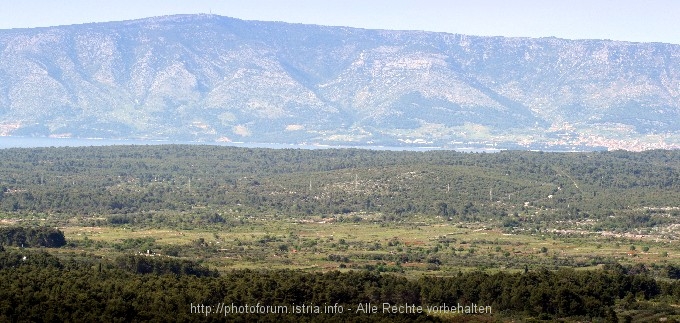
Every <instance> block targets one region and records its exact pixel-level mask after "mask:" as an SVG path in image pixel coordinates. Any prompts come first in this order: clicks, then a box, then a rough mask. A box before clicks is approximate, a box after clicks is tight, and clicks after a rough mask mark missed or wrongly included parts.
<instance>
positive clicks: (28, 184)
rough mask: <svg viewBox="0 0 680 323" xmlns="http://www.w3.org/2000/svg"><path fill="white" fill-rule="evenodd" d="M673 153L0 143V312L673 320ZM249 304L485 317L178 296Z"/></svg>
mask: <svg viewBox="0 0 680 323" xmlns="http://www.w3.org/2000/svg"><path fill="white" fill-rule="evenodd" d="M679 161H680V152H678V151H661V150H660V151H648V152H641V153H633V152H623V151H614V152H583V153H546V152H527V151H503V152H499V153H458V152H453V151H428V152H409V151H374V150H361V149H322V150H301V149H277V150H274V149H249V148H235V147H221V146H209V145H205V146H202V145H157V146H107V147H78V148H31V149H3V150H0V221H2V222H1V223H0V225H1V226H2V227H0V233H2V237H1V238H2V239H0V241H2V244H3V245H4V247H3V248H2V251H0V255H1V258H2V263H1V264H0V265H1V267H2V269H0V276H2V279H1V280H0V281H2V282H3V288H2V289H1V290H2V293H4V295H3V297H0V299H4V300H3V301H2V303H0V318H1V319H2V320H4V319H7V320H9V321H41V320H44V321H52V320H56V321H80V320H79V319H77V318H78V317H86V319H84V320H85V321H98V320H103V321H116V320H120V321H135V320H137V321H139V320H144V321H145V320H151V319H156V320H158V321H168V320H170V321H187V320H196V321H211V320H219V321H225V320H227V321H234V320H243V321H252V320H253V319H256V320H280V319H283V320H321V321H327V320H372V321H378V320H385V321H394V320H405V321H413V320H445V321H470V320H472V321H495V320H506V319H507V320H512V319H519V318H521V319H528V318H534V319H556V318H561V319H567V320H600V321H613V320H614V319H615V318H617V317H618V319H620V320H621V321H624V320H632V321H647V320H650V319H654V320H657V319H661V318H666V319H667V320H673V319H676V318H680V316H679V313H678V312H679V311H677V310H676V305H677V304H678V302H679V300H680V292H678V290H680V289H679V288H680V287H679V286H680V285H679V284H678V283H677V281H676V279H678V278H680V269H679V268H680V249H679V248H678V246H677V238H678V237H677V228H678V225H679V224H680V221H679V216H680V163H679ZM54 228H58V230H55V229H54ZM22 239H23V240H22ZM64 240H65V241H64ZM27 241H30V242H31V243H28V242H27ZM46 241H48V242H49V244H46V243H45V242H46ZM55 241H56V242H55ZM41 242H42V243H41ZM22 244H23V245H22ZM52 247H59V248H52ZM148 284H151V285H154V284H155V285H154V286H164V287H163V288H160V289H156V290H158V292H153V290H150V289H149V288H148V287H149V285H148ZM58 286H61V287H58ZM69 286H78V287H77V288H76V287H73V288H72V287H69ZM338 286H346V287H345V289H342V288H339V287H338ZM163 290H165V291H166V292H163ZM59 295H62V296H63V297H62V296H59ZM80 301H82V302H83V303H79V302H80ZM258 301H259V302H260V303H262V304H267V305H277V304H286V305H292V304H293V303H295V304H300V303H301V302H306V303H314V304H316V305H320V304H335V303H339V304H344V305H345V306H346V307H350V306H353V307H356V304H359V303H365V302H372V303H376V304H378V305H379V304H380V303H383V302H389V303H394V304H398V303H407V302H408V303H413V304H418V305H419V306H428V305H429V306H434V305H439V304H444V303H446V304H455V303H462V304H470V303H474V304H481V305H489V306H491V307H492V308H493V309H494V311H493V313H492V314H475V315H451V314H446V315H443V314H441V313H429V314H427V315H411V316H408V315H396V316H395V315H387V314H385V315H383V314H380V315H365V316H361V315H359V314H357V313H353V314H348V313H342V314H338V313H334V314H332V315H331V314H325V315H315V314H313V313H312V314H309V313H307V314H290V313H289V314H287V315H280V314H279V315H266V316H262V315H259V316H258V315H256V316H253V315H250V316H248V315H241V316H239V315H232V316H228V317H227V318H225V317H217V316H214V315H207V316H206V315H199V314H197V313H192V312H191V308H190V305H191V304H199V303H201V304H203V303H205V304H206V305H207V304H209V303H210V304H212V305H215V304H219V303H222V304H224V303H229V304H231V303H238V304H245V303H252V302H258ZM149 303H153V304H156V305H154V306H152V307H151V309H150V308H148V307H145V306H146V305H144V304H149ZM161 303H162V304H161ZM78 304H81V305H83V306H85V307H86V308H89V309H90V310H87V309H85V310H82V309H80V308H79V307H78ZM85 313H87V316H82V315H85ZM355 315H356V316H355ZM39 317H40V318H42V319H37V318H39Z"/></svg>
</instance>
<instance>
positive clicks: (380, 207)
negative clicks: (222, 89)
mask: <svg viewBox="0 0 680 323" xmlns="http://www.w3.org/2000/svg"><path fill="white" fill-rule="evenodd" d="M0 160H2V163H1V164H0V208H1V210H2V211H3V212H5V213H14V212H18V213H26V212H30V213H44V214H48V215H55V214H60V213H63V214H70V215H78V216H95V215H104V216H107V217H108V219H109V220H110V221H121V222H128V221H150V222H155V221H163V219H162V218H158V217H156V218H154V213H153V212H154V211H163V210H167V211H186V210H192V212H193V213H196V214H197V216H198V218H199V219H201V220H200V221H206V222H215V221H217V222H224V221H231V220H232V219H238V218H241V217H247V216H252V215H253V214H254V212H259V213H261V212H265V213H267V214H270V215H280V216H307V215H315V216H318V215H321V216H324V217H335V218H337V219H352V220H356V221H360V220H361V218H362V217H364V216H366V215H371V214H372V215H377V216H380V217H381V218H382V219H383V220H391V221H398V220H399V219H400V217H401V216H404V215H409V214H411V215H413V214H422V215H432V216H444V217H448V218H450V219H452V220H467V221H484V220H488V219H497V220H504V221H507V224H508V225H513V226H514V225H517V224H520V223H530V222H532V221H538V220H537V219H535V215H550V216H551V217H550V218H551V219H569V220H582V219H588V218H601V219H604V220H605V222H604V223H605V225H612V226H631V225H632V226H651V225H655V224H659V223H666V222H669V221H672V218H674V217H676V216H677V215H679V214H680V210H678V208H677V205H680V196H678V194H677V192H678V191H680V163H679V161H680V152H678V151H648V152H641V153H633V152H621V151H617V152H589V153H543V152H520V151H504V152H500V153H494V154H470V153H458V152H453V151H429V152H408V151H371V150H358V149H327V150H297V149H283V150H270V149H248V148H235V147H221V146H182V145H159V146H108V147H81V148H33V149H5V150H0ZM673 206H676V207H673ZM200 221H199V222H200Z"/></svg>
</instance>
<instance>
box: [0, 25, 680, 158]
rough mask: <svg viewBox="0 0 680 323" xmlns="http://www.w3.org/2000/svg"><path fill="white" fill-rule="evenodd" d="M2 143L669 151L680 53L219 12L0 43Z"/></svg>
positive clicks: (3, 35)
mask: <svg viewBox="0 0 680 323" xmlns="http://www.w3.org/2000/svg"><path fill="white" fill-rule="evenodd" d="M0 50H1V52H0V53H1V54H0V55H1V56H0V134H1V135H13V136H38V137H49V136H53V137H81V138H83V137H85V138H91V137H97V138H106V139H126V138H128V139H170V140H193V141H207V142H210V141H246V142H248V141H250V142H277V143H320V144H339V145H347V144H350V145H422V144H427V145H435V146H442V147H453V146H461V145H463V146H475V145H476V146H479V145H481V146H488V145H493V146H499V147H507V148H539V149H541V148H543V149H545V148H547V149H550V148H551V147H564V148H569V147H571V148H577V147H578V148H585V149H599V148H609V149H629V150H644V149H654V148H678V147H680V45H674V44H665V43H633V42H620V41H611V40H566V39H559V38H553V37H548V38H506V37H482V36H468V35H460V34H447V33H437V32H428V31H390V30H371V29H358V28H349V27H327V26H319V25H306V24H288V23H283V22H259V21H246V20H240V19H235V18H228V17H221V16H216V15H177V16H164V17H156V18H146V19H139V20H127V21H123V22H106V23H88V24H80V25H70V26H59V27H42V28H35V29H11V30H0Z"/></svg>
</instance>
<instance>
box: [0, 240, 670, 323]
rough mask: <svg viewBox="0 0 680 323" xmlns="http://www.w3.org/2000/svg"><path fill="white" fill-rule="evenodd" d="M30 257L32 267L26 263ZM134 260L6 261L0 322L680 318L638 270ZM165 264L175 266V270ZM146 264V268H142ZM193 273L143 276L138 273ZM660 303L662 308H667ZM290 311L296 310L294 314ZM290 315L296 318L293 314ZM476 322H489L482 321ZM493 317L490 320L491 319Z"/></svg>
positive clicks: (1, 258)
mask: <svg viewBox="0 0 680 323" xmlns="http://www.w3.org/2000/svg"><path fill="white" fill-rule="evenodd" d="M24 257H25V258H24ZM148 259H150V258H149V257H145V256H130V257H124V258H123V259H118V260H117V261H112V262H110V261H106V260H103V259H100V261H96V262H93V261H92V259H90V260H89V261H78V260H73V259H72V260H59V259H58V258H55V257H54V256H50V255H49V254H47V253H44V252H34V251H28V250H10V249H6V248H3V249H2V251H0V282H2V288H0V321H4V322H13V321H22V322H23V321H26V322H28V321H31V322H42V321H78V322H87V321H108V322H117V321H121V322H132V321H150V320H155V321H167V322H171V321H182V322H191V321H201V322H205V321H209V322H210V321H224V320H228V321H253V320H261V321H300V320H303V321H304V320H306V321H328V320H341V321H346V320H357V319H359V320H360V319H364V320H366V321H368V320H370V321H418V320H420V321H437V320H438V318H437V317H434V316H427V315H425V314H413V315H403V314H400V315H392V314H383V313H378V314H370V315H369V314H363V313H356V312H349V311H344V312H343V313H334V314H314V313H306V314H294V313H287V314H285V313H284V314H280V313H279V314H269V315H265V314H253V315H247V314H236V315H232V314H228V315H226V317H225V316H224V315H223V314H222V315H219V316H218V315H209V316H206V315H205V313H196V310H195V308H194V310H193V312H192V308H191V306H192V305H197V304H203V305H211V306H214V305H217V304H220V303H223V304H224V303H226V304H232V303H233V304H234V305H236V306H244V305H246V304H248V305H255V304H258V303H259V304H261V305H270V306H293V305H302V304H306V305H314V306H323V305H334V304H336V303H337V304H340V305H342V306H343V307H344V308H356V307H357V305H358V304H360V303H371V304H374V305H378V306H379V308H382V307H381V304H382V303H384V302H387V303H390V304H395V305H402V304H407V303H408V304H413V305H415V306H423V308H424V309H426V308H427V306H442V305H444V304H447V305H448V306H452V305H457V304H461V305H463V306H466V305H471V304H473V303H474V304H476V305H478V306H491V308H492V310H493V312H492V315H495V316H496V317H498V315H501V316H504V317H513V316H521V317H541V318H560V317H561V318H564V317H572V318H575V319H581V320H592V319H601V320H613V319H614V318H615V317H616V316H617V314H616V311H615V310H614V309H615V308H617V307H616V306H618V308H623V309H627V308H640V306H643V304H648V303H649V302H655V303H656V305H654V310H655V311H657V312H659V311H661V312H663V311H666V312H667V313H669V314H676V315H677V313H676V310H675V309H673V308H672V307H670V306H663V305H662V304H664V302H669V303H675V302H677V301H679V300H680V282H678V281H675V280H674V281H658V280H655V279H653V278H651V277H649V276H646V275H645V274H644V273H639V272H635V271H634V270H631V268H625V267H621V266H610V267H607V268H604V269H602V270H595V271H575V270H559V271H548V270H537V271H528V272H525V273H503V272H501V273H496V274H488V273H482V272H469V273H459V274H458V275H456V276H453V277H428V276H423V277H422V278H420V279H417V280H409V279H407V278H404V277H400V276H397V275H391V274H378V273H374V272H367V271H350V272H342V273H341V272H337V271H332V272H326V273H307V272H302V271H290V270H263V271H254V270H236V271H230V272H226V273H222V274H220V275H217V274H216V273H211V272H210V271H206V270H201V266H200V265H197V264H187V263H184V264H180V263H173V260H170V259H165V260H164V259H154V260H148ZM164 262H168V263H167V264H166V263H164ZM142 263H143V264H142ZM132 264H137V265H139V264H142V265H141V266H151V267H154V266H157V267H159V268H160V267H163V268H166V269H167V268H173V266H175V267H176V266H180V267H181V266H185V267H192V268H193V271H173V270H165V271H159V270H153V268H152V269H151V270H146V269H143V270H141V271H140V270H139V268H138V267H137V265H135V266H132ZM659 302H660V303H659ZM289 308H290V307H289ZM291 311H292V310H291ZM476 315H477V317H478V318H480V317H484V315H482V314H476ZM487 317H488V316H487Z"/></svg>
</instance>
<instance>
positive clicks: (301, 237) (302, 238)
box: [60, 214, 680, 276]
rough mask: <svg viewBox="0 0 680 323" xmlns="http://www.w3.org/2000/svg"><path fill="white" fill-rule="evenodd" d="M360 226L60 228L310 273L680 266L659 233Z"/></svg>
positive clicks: (269, 220) (83, 247) (112, 247)
mask: <svg viewBox="0 0 680 323" xmlns="http://www.w3.org/2000/svg"><path fill="white" fill-rule="evenodd" d="M363 218H364V219H363V220H361V221H358V222H351V221H350V222H340V221H335V219H332V218H321V217H309V218H306V219H304V220H300V219H293V218H281V217H267V216H262V217H259V218H255V219H250V220H248V221H247V222H245V223H244V224H240V225H211V226H206V227H194V228H191V229H168V228H136V227H134V226H132V225H123V226H100V227H92V226H82V225H78V221H76V220H73V221H68V224H66V225H64V226H62V227H60V229H61V230H62V231H63V232H64V233H65V236H66V239H67V241H68V242H69V247H68V248H65V249H62V251H61V252H72V251H79V252H90V253H93V254H95V255H98V256H101V257H106V258H115V256H117V255H120V254H131V253H142V254H145V253H147V251H148V254H149V255H155V256H160V257H166V256H172V257H178V258H184V259H191V260H198V261H201V262H203V263H204V264H206V265H208V266H209V267H211V268H216V269H218V270H221V271H223V270H230V269H237V268H252V269H258V268H270V269H274V268H278V269H280V268H286V269H300V270H309V271H327V270H335V269H338V270H349V269H368V270H378V271H389V272H397V273H403V274H404V275H409V276H411V275H420V274H435V275H452V274H455V273H457V272H458V271H468V270H479V269H481V270H485V271H488V272H493V271H498V270H508V271H516V270H524V269H525V268H528V269H535V268H541V267H543V268H549V269H557V268H561V267H571V268H574V267H575V268H581V269H590V268H598V267H599V266H601V265H603V264H608V263H614V262H618V263H621V264H637V263H642V264H645V265H646V266H653V265H655V264H664V263H671V264H676V263H680V246H677V244H673V243H671V240H670V239H664V238H662V237H661V235H653V234H650V235H625V234H616V233H613V232H587V231H573V230H572V231H569V230H547V231H546V232H540V233H528V232H522V231H518V232H513V231H512V230H508V229H506V228H499V227H498V226H497V225H494V224H484V223H472V224H471V223H454V222H450V221H446V220H444V219H442V218H437V217H425V216H420V217H419V216H413V217H411V218H410V219H409V221H404V222H380V221H372V220H370V219H371V215H366V214H363Z"/></svg>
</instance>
